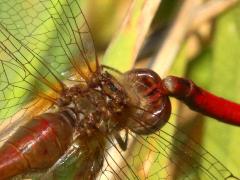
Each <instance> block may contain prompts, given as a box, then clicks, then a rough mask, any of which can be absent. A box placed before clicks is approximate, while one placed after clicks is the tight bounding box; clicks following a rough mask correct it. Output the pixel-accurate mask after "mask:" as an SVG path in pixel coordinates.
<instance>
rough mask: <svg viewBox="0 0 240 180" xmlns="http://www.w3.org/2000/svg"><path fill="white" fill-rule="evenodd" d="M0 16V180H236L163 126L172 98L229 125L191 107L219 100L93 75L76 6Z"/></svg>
mask: <svg viewBox="0 0 240 180" xmlns="http://www.w3.org/2000/svg"><path fill="white" fill-rule="evenodd" d="M0 7H1V12H3V13H2V16H1V17H0V48H1V51H0V106H1V108H0V120H1V131H0V132H1V133H0V139H1V148H0V174H1V177H0V179H10V178H13V179H24V178H36V179H51V178H53V179H176V178H179V179H200V177H201V178H203V179H237V177H235V176H234V175H233V173H232V172H231V171H230V170H228V169H227V168H226V167H225V166H224V165H223V164H222V163H221V162H219V161H218V160H217V159H216V158H215V157H214V156H213V155H211V154H210V153H209V152H208V151H207V150H205V149H204V148H202V147H201V146H200V145H198V144H197V143H195V142H194V141H191V143H190V144H185V143H184V142H183V141H182V139H180V138H177V137H173V136H172V133H171V132H173V131H179V130H177V129H176V127H175V126H174V125H172V124H171V123H169V122H168V119H169V117H170V115H171V104H170V100H169V96H174V97H176V98H178V99H180V100H182V101H184V102H185V103H186V104H188V105H189V106H190V107H191V106H192V107H195V105H197V107H198V108H193V109H195V110H197V111H200V112H203V113H205V114H207V115H210V116H213V117H217V118H219V119H220V120H222V121H227V122H230V123H231V124H235V125H239V124H240V123H239V121H238V117H239V116H238V115H237V114H234V116H230V117H229V116H228V117H225V115H222V114H217V115H216V114H215V113H212V112H213V111H212V110H211V108H206V109H204V108H203V106H201V105H202V104H201V103H200V104H199V103H198V102H200V101H198V100H199V99H198V98H196V97H199V96H198V95H201V93H202V92H205V94H206V95H207V96H204V97H208V98H213V99H217V100H219V99H220V98H218V97H216V96H214V95H212V94H210V93H207V92H206V91H204V90H202V89H201V88H199V87H198V86H196V85H195V84H194V83H193V82H192V81H190V80H187V79H183V78H178V77H174V76H169V77H167V78H165V79H163V80H162V79H161V78H160V77H159V76H158V75H157V73H155V72H153V71H152V70H150V69H133V70H130V71H127V72H125V73H121V72H119V71H117V70H115V69H113V68H111V67H108V66H104V65H100V63H99V60H98V58H97V56H96V52H95V49H94V44H93V40H92V37H91V33H90V30H89V26H88V24H87V22H86V19H85V17H84V15H83V12H82V10H81V7H80V4H79V2H78V0H66V1H60V0H34V1H25V0H17V1H11V0H10V1H9V0H8V1H7V0H1V1H0ZM198 92H201V93H198ZM190 95H191V96H190ZM195 95H196V96H195ZM200 100H201V98H200ZM220 100H221V101H220V103H222V102H224V103H227V105H230V106H232V107H234V109H237V108H239V105H238V104H235V103H232V102H227V101H225V100H224V99H220ZM212 102H218V101H212ZM198 104H199V105H198ZM208 109H210V110H209V111H208ZM239 112H240V111H239ZM229 114H232V113H231V112H229ZM163 126H164V128H162V127H163ZM179 133H180V134H181V137H183V138H187V137H186V136H185V135H184V133H181V132H180V131H179ZM173 141H174V143H173ZM177 152H182V154H184V156H182V157H177V156H176V155H175V154H176V153H177ZM179 161H180V162H181V166H180V165H179V163H178V162H179ZM175 166H177V167H176V168H177V171H178V173H177V174H176V173H174V172H173V169H174V167H175ZM186 166H187V167H188V168H184V167H186ZM179 172H181V173H179ZM178 174H181V176H178Z"/></svg>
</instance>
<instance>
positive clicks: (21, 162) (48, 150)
mask: <svg viewBox="0 0 240 180" xmlns="http://www.w3.org/2000/svg"><path fill="white" fill-rule="evenodd" d="M72 134H73V127H72V125H71V124H70V122H69V121H68V120H66V118H64V116H62V115H61V114H60V113H45V114H42V115H40V116H36V117H34V118H33V119H32V120H31V121H29V122H28V123H27V124H25V125H24V126H21V127H19V129H18V130H17V131H16V132H15V133H14V134H13V136H11V137H10V139H9V140H8V141H7V142H6V143H5V144H4V145H3V146H2V147H1V149H0V179H9V178H10V177H13V176H15V175H18V174H23V173H25V172H27V171H31V170H41V169H46V168H49V167H51V166H52V165H53V164H54V163H55V162H56V161H57V160H58V159H59V158H60V157H61V155H63V153H64V151H65V150H66V149H67V148H68V146H69V144H70V143H71V140H72Z"/></svg>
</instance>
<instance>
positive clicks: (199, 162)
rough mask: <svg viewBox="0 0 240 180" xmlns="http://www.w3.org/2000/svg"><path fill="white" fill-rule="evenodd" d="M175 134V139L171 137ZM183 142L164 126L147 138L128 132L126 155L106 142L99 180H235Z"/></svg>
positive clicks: (210, 157)
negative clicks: (106, 146) (107, 146)
mask: <svg viewBox="0 0 240 180" xmlns="http://www.w3.org/2000/svg"><path fill="white" fill-rule="evenodd" d="M176 131H177V133H178V134H179V136H178V138H176V137H174V136H173V134H174V133H175V132H176ZM184 139H189V138H188V137H187V136H186V135H185V134H184V133H182V132H181V131H179V130H177V129H176V127H175V126H174V125H172V124H170V123H167V124H166V125H165V127H164V128H163V129H161V130H160V131H158V132H156V133H154V134H151V135H148V136H140V135H136V134H134V133H132V132H129V142H130V143H129V144H128V150H127V151H126V152H124V151H122V150H121V149H120V148H119V146H118V144H117V143H116V142H114V141H109V142H110V144H111V145H110V146H109V148H108V150H107V153H106V154H105V158H104V159H105V162H104V166H103V170H102V172H101V174H100V177H99V179H101V178H103V179H104V177H107V178H109V179H111V178H115V179H209V180H210V179H228V178H229V179H230V178H232V179H237V178H235V176H234V175H233V174H232V173H231V172H230V171H229V170H228V169H227V168H226V167H225V166H224V165H223V164H221V163H220V162H219V161H218V160H217V159H216V158H215V157H214V156H213V155H211V154H210V153H209V152H208V151H207V150H205V149H204V148H203V147H201V146H200V145H199V144H197V143H195V142H194V141H192V140H190V139H189V140H188V142H189V143H188V144H186V143H185V141H184ZM179 153H181V156H178V154H179Z"/></svg>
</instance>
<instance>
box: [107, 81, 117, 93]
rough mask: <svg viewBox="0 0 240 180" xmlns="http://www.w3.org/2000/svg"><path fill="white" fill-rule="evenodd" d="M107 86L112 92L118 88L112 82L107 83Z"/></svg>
mask: <svg viewBox="0 0 240 180" xmlns="http://www.w3.org/2000/svg"><path fill="white" fill-rule="evenodd" d="M108 86H109V88H110V90H111V91H113V92H116V91H117V90H118V89H117V87H116V86H115V85H114V84H113V83H109V84H108Z"/></svg>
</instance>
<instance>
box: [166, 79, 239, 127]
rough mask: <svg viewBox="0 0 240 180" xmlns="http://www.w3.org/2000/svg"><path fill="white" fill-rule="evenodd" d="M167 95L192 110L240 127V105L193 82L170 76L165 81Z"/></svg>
mask: <svg viewBox="0 0 240 180" xmlns="http://www.w3.org/2000/svg"><path fill="white" fill-rule="evenodd" d="M163 87H164V89H165V94H166V95H169V96H173V97H175V98H177V99H179V100H181V101H183V102H184V103H185V104H186V105H188V106H189V108H190V109H192V110H195V111H198V112H200V113H202V114H204V115H207V116H210V117H213V118H215V119H218V120H220V121H222V122H225V123H228V124H233V125H237V126H240V104H237V103H234V102H230V101H228V100H226V99H223V98H221V97H218V96H215V95H213V94H211V93H209V92H208V91H206V90H204V89H202V88H200V87H198V86H197V85H196V84H194V83H193V82H192V81H191V80H188V79H184V78H179V77H175V76H168V77H166V78H165V79H163Z"/></svg>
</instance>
